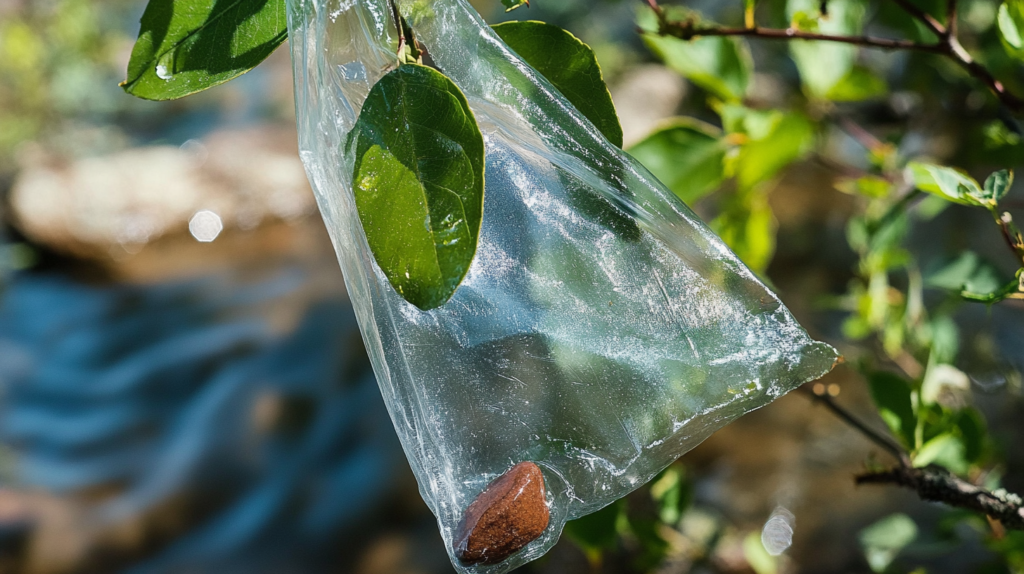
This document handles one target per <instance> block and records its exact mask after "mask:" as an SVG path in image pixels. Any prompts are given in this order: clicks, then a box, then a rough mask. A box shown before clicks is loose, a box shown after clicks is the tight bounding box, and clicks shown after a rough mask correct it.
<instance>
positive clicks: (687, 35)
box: [658, 21, 946, 54]
mask: <svg viewBox="0 0 1024 574" xmlns="http://www.w3.org/2000/svg"><path fill="white" fill-rule="evenodd" d="M658 33H659V35H661V36H672V37H673V38H679V39H680V40H692V39H694V38H700V37H703V36H750V37H754V38H764V39H767V40H819V41H822V42H838V43H841V44H853V45H855V46H865V47H869V48H880V49H882V50H916V51H919V52H930V53H933V54H945V53H946V48H945V46H943V45H942V44H921V43H919V42H915V41H913V40H897V39H892V38H878V37H874V36H836V35H833V34H819V33H816V32H805V31H803V30H797V29H795V28H758V27H754V28H719V27H717V26H714V27H713V26H706V27H705V26H696V25H694V24H693V23H692V22H672V21H668V22H666V23H665V26H664V27H662V28H661V29H659V31H658Z"/></svg>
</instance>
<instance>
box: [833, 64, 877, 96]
mask: <svg viewBox="0 0 1024 574" xmlns="http://www.w3.org/2000/svg"><path fill="white" fill-rule="evenodd" d="M888 93H889V86H888V85H887V84H886V83H885V80H883V79H882V78H879V77H878V76H877V75H875V73H874V72H872V71H871V70H869V69H867V68H865V67H863V66H854V67H853V68H851V69H850V72H849V73H848V74H846V76H844V77H843V79H841V80H839V82H837V83H836V84H834V85H833V86H832V87H831V88H829V89H828V92H827V93H826V94H825V97H826V98H828V99H829V100H832V101H833V102H860V101H864V100H870V99H872V98H878V97H881V96H884V95H886V94H888Z"/></svg>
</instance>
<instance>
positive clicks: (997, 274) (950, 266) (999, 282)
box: [925, 251, 1018, 303]
mask: <svg viewBox="0 0 1024 574" xmlns="http://www.w3.org/2000/svg"><path fill="white" fill-rule="evenodd" d="M925 285H926V286H927V287H934V288H937V289H945V290H947V291H954V292H957V293H959V294H960V296H961V297H963V298H964V299H967V300H968V301H974V302H980V303H995V302H998V301H1001V300H1003V299H1005V298H1006V297H1007V296H1009V295H1011V294H1013V293H1016V292H1017V291H1018V281H1017V279H1016V278H1010V277H1008V276H1007V275H1006V274H1005V273H1003V272H1002V271H1000V270H999V268H997V267H996V266H995V265H993V264H991V263H989V262H988V261H986V260H984V259H982V258H981V257H979V256H978V254H976V253H974V252H973V251H965V252H963V253H961V254H960V255H959V256H958V257H957V258H956V259H954V260H952V261H950V262H948V263H946V264H945V265H943V266H942V267H941V268H939V269H938V270H937V271H935V272H933V273H929V274H928V275H927V276H926V277H925Z"/></svg>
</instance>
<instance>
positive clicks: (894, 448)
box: [800, 386, 911, 466]
mask: <svg viewBox="0 0 1024 574" xmlns="http://www.w3.org/2000/svg"><path fill="white" fill-rule="evenodd" d="M800 391H801V392H803V393H804V394H805V395H807V396H808V397H810V398H811V400H813V401H815V402H817V403H820V404H823V405H825V407H826V408H828V410H830V411H832V414H834V415H836V416H837V417H839V418H840V419H842V420H843V422H845V423H846V424H848V425H850V426H851V427H853V428H854V429H856V430H857V431H858V432H860V434H862V435H864V437H865V438H867V439H868V440H870V441H871V442H873V443H875V444H877V445H878V446H880V447H882V448H883V449H885V451H886V452H888V453H889V454H891V455H893V456H894V457H896V460H898V461H899V463H900V466H911V463H910V456H909V455H907V451H905V450H904V449H903V447H901V446H900V445H899V444H897V443H896V441H894V440H893V439H892V438H890V437H889V436H886V435H884V434H882V433H880V432H878V431H876V430H875V429H873V428H871V427H869V426H868V425H867V424H865V423H864V422H862V421H861V420H860V419H858V418H857V417H855V416H853V414H852V413H850V412H849V411H847V410H846V409H845V408H843V407H841V406H839V404H838V403H837V402H836V401H835V399H833V398H832V397H830V396H829V395H828V393H816V392H814V391H813V390H811V389H810V388H808V387H806V386H804V387H800Z"/></svg>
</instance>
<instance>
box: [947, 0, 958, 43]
mask: <svg viewBox="0 0 1024 574" xmlns="http://www.w3.org/2000/svg"><path fill="white" fill-rule="evenodd" d="M956 4H957V0H946V31H947V32H948V33H949V36H950V37H951V38H956V35H957V30H958V26H957V25H956V18H957V15H956Z"/></svg>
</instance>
